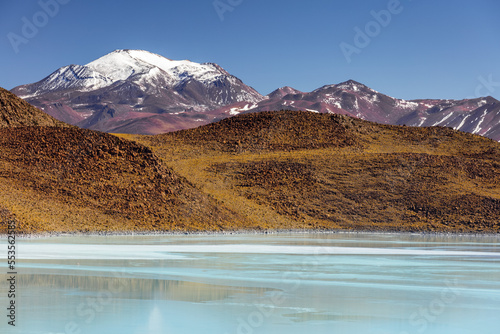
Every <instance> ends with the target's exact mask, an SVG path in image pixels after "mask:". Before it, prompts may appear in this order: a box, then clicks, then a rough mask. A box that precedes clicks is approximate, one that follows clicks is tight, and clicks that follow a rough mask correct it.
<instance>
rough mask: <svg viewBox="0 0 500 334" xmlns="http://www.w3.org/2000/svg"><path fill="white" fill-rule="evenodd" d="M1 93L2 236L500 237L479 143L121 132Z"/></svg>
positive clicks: (249, 117) (332, 123)
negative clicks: (81, 123)
mask: <svg viewBox="0 0 500 334" xmlns="http://www.w3.org/2000/svg"><path fill="white" fill-rule="evenodd" d="M0 93H1V94H2V95H1V102H0V103H1V106H2V109H1V114H0V119H1V118H2V117H3V119H4V120H5V119H6V118H7V116H6V115H7V111H8V110H10V111H9V114H8V115H12V114H13V112H12V110H14V109H15V110H16V113H17V114H18V115H17V116H16V117H14V118H15V120H12V119H9V120H8V121H4V122H2V123H1V126H2V127H1V128H0V217H1V219H2V224H1V228H0V232H5V230H6V226H7V222H8V221H9V220H16V222H17V226H18V232H19V233H34V232H102V231H110V232H126V231H234V230H283V229H315V230H331V229H342V230H363V231H425V232H479V233H498V232H499V230H500V186H499V181H500V155H499V153H500V144H498V143H497V142H495V141H493V140H491V139H487V138H484V137H481V136H478V135H472V134H468V133H462V132H459V131H455V130H452V129H450V128H444V127H429V128H426V127H423V128H416V127H415V128H414V127H405V126H393V125H380V124H376V123H371V122H368V121H363V120H359V119H355V118H351V117H348V116H344V115H336V114H318V113H312V112H301V111H276V112H260V113H251V114H242V115H238V116H235V117H231V118H227V119H224V120H222V121H220V122H217V123H212V124H208V125H205V126H202V127H198V128H195V129H190V130H182V131H177V132H172V133H167V134H162V135H156V136H139V135H111V134H105V133H101V132H96V131H92V130H84V129H79V128H76V127H68V126H66V125H65V124H64V123H60V122H58V121H55V120H54V119H52V118H49V117H48V116H47V117H48V118H46V119H44V121H43V122H42V121H41V119H42V118H43V117H44V115H45V114H43V113H42V112H41V111H39V110H38V109H36V108H33V107H31V106H29V105H28V104H23V103H21V102H19V101H20V100H19V99H18V98H17V97H15V96H14V95H12V94H10V93H9V92H6V91H4V90H2V91H1V92H0ZM5 106H7V107H5ZM9 106H10V107H9ZM12 106H14V107H12ZM9 108H10V109H9ZM26 115H30V116H29V117H28V116H26ZM45 116H46V115H45ZM8 117H11V116H8ZM33 119H35V120H36V122H35V121H32V120H33ZM44 122H45V123H44Z"/></svg>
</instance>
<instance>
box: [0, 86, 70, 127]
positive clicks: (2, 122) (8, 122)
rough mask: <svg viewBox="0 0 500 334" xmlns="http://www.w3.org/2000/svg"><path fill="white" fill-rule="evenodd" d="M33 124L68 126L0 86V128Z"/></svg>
mask: <svg viewBox="0 0 500 334" xmlns="http://www.w3.org/2000/svg"><path fill="white" fill-rule="evenodd" d="M33 125H34V126H64V127H66V126H69V125H67V124H65V123H63V122H61V121H58V120H57V119H55V118H54V117H52V116H49V115H47V114H46V113H44V112H43V111H41V110H40V109H37V108H35V107H33V106H32V105H31V104H29V103H28V102H26V101H24V100H22V99H20V98H18V97H17V96H15V95H14V94H12V93H11V92H9V91H8V90H5V89H3V88H1V87H0V128H2V127H15V126H33Z"/></svg>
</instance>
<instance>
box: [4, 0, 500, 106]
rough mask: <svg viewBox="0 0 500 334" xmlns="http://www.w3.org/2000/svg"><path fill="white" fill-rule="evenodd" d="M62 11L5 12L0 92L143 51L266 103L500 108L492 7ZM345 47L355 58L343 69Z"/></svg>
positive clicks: (270, 1) (17, 6) (290, 2)
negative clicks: (344, 93)
mask: <svg viewBox="0 0 500 334" xmlns="http://www.w3.org/2000/svg"><path fill="white" fill-rule="evenodd" d="M53 1H57V0H42V2H44V3H45V2H46V3H51V2H53ZM59 1H60V2H67V3H66V4H63V5H60V6H59V9H58V12H57V13H55V14H54V13H51V14H54V15H52V16H53V17H52V16H50V15H47V14H43V13H41V11H42V10H43V9H42V6H41V5H40V4H39V2H38V1H32V0H25V1H1V2H0V50H1V53H0V86H2V87H4V88H7V89H11V88H13V87H15V86H17V85H20V84H25V83H31V82H35V81H38V80H40V79H42V78H43V77H45V76H47V75H49V74H50V73H51V72H53V71H54V70H56V69H57V68H59V67H61V66H64V65H69V64H81V65H83V64H86V63H88V62H90V61H92V60H94V59H96V58H98V57H100V56H103V55H104V54H106V53H109V52H111V51H113V50H115V49H144V50H148V51H151V52H155V53H158V54H161V55H163V56H165V57H167V58H170V59H176V60H178V59H190V60H192V61H196V62H215V63H217V64H219V65H221V66H222V67H223V68H225V69H226V70H227V71H228V72H230V73H231V74H234V75H236V76H237V77H239V78H240V79H241V80H243V81H244V82H245V83H246V84H248V85H250V86H252V87H254V88H255V89H257V90H258V91H259V92H260V93H262V94H268V93H270V92H271V91H272V90H274V89H276V88H278V87H281V86H284V85H288V86H292V87H294V88H297V89H299V90H302V91H311V90H313V89H316V88H318V87H320V86H322V85H326V84H334V83H339V82H342V81H345V80H348V79H354V80H357V81H359V82H362V83H364V84H366V85H368V86H370V87H371V88H373V89H376V90H378V91H380V92H382V93H385V94H388V95H391V96H394V97H398V98H405V99H416V98H450V99H461V98H466V97H472V96H475V95H476V94H478V93H479V94H480V95H492V96H494V97H495V98H497V99H500V20H499V16H498V14H499V13H500V2H499V1H498V0H476V1H460V0H453V1H451V0H444V1H438V0H400V4H399V5H398V6H396V5H397V1H395V0H390V1H389V0H371V1H368V0H351V1H345V0H342V1H336V0H333V1H324V0H323V1H319V0H308V1H297V0H283V1H281V0H277V1H274V0H218V1H219V4H220V3H222V4H226V6H229V8H230V9H232V10H231V11H229V10H226V11H224V12H221V13H218V12H217V10H216V9H215V7H214V1H213V0H192V1H158V0H143V1H130V0H122V1H103V0H99V1H98V0H70V1H69V2H68V0H59ZM231 3H232V4H231ZM227 8H228V7H226V9H227ZM388 8H390V9H391V10H392V11H393V13H391V17H390V19H389V20H388V19H387V17H384V20H383V22H382V23H383V25H382V24H380V23H375V22H376V21H375V18H374V17H373V16H372V14H370V12H371V11H375V12H378V13H379V12H380V11H381V10H387V9H388ZM50 9H53V8H52V7H50ZM49 11H50V10H49ZM220 11H222V9H221V10H220ZM389 13H390V12H389ZM219 14H221V15H222V18H223V20H221V18H220V16H219ZM23 18H25V21H24V22H23ZM26 20H27V21H28V22H29V23H30V24H31V23H34V22H35V21H36V23H37V24H38V25H39V26H40V27H39V28H37V29H38V31H37V32H36V33H33V31H29V29H25V33H24V35H23V31H22V28H23V25H25V22H26ZM367 25H368V26H367ZM356 27H358V28H359V29H360V30H361V31H365V30H366V28H367V27H368V28H369V29H371V30H369V32H370V34H371V35H372V37H370V41H369V43H367V42H366V40H362V39H358V41H357V44H356V41H355V35H356V32H355V30H354V29H355V28H356ZM9 33H10V35H9ZM14 35H15V36H19V37H21V38H25V40H23V42H19V39H15V41H16V43H17V44H16V43H14V44H16V45H17V46H16V47H17V49H18V52H17V53H16V52H15V50H14V49H15V48H14V47H13V46H12V44H13V43H12V42H11V41H10V40H9V36H10V38H11V39H12V38H13V37H12V36H14ZM26 37H28V38H26ZM16 38H17V37H16ZM341 43H346V44H344V45H347V44H349V45H351V46H353V47H356V48H357V50H356V51H357V53H352V54H351V55H350V58H351V62H350V63H348V61H347V60H346V57H345V56H344V54H343V52H342V51H341V47H340V45H341ZM480 78H482V79H480ZM488 81H492V83H491V82H490V84H484V82H488Z"/></svg>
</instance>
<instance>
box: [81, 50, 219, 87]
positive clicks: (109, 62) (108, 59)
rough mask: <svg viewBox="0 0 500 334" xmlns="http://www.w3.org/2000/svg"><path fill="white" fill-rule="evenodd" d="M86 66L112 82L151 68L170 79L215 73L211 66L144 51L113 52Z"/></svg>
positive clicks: (145, 71) (143, 72)
mask: <svg viewBox="0 0 500 334" xmlns="http://www.w3.org/2000/svg"><path fill="white" fill-rule="evenodd" d="M86 66H87V67H89V68H90V69H92V70H94V71H96V72H99V73H101V74H102V75H104V76H106V77H108V78H110V79H111V80H113V81H118V80H127V79H129V78H130V77H131V76H133V75H137V74H146V73H148V72H150V71H151V69H153V68H158V69H160V70H161V71H163V72H165V73H166V74H168V75H170V76H172V77H175V76H178V75H179V73H185V72H187V73H189V74H191V75H193V76H198V77H200V76H203V74H205V73H206V72H216V71H214V68H213V67H212V66H208V65H204V64H198V63H194V62H191V61H189V60H171V59H168V58H165V57H163V56H160V55H157V54H155V53H152V52H149V51H144V50H115V51H113V52H111V53H109V54H107V55H105V56H103V57H101V58H99V59H96V60H94V61H93V62H91V63H89V64H87V65H86Z"/></svg>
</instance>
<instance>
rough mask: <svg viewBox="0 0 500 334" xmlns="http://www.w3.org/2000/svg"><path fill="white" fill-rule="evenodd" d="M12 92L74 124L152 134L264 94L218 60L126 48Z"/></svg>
mask: <svg viewBox="0 0 500 334" xmlns="http://www.w3.org/2000/svg"><path fill="white" fill-rule="evenodd" d="M13 92H15V94H17V95H18V96H20V97H22V98H25V99H27V100H29V102H30V103H32V104H35V105H36V106H37V107H39V108H41V109H43V110H45V111H46V112H47V113H49V114H51V115H54V116H55V117H56V118H58V119H60V120H63V121H65V122H68V123H71V124H75V125H78V126H81V127H86V128H92V129H96V130H101V131H114V132H123V131H125V132H135V133H138V132H140V133H149V134H150V133H159V132H165V131H167V130H172V129H179V128H184V127H187V126H186V125H185V124H187V123H188V121H187V119H188V118H189V117H191V118H194V119H195V120H201V121H202V122H204V123H206V122H209V121H210V120H211V119H212V118H213V117H212V116H208V115H207V116H200V113H203V115H205V114H204V113H205V112H207V111H210V110H214V109H217V108H220V107H223V106H225V105H228V104H232V103H238V102H243V101H245V102H248V104H249V105H253V103H254V102H258V101H261V100H262V99H263V98H264V97H263V96H262V95H260V94H259V93H258V92H257V91H255V90H254V89H253V88H252V87H249V86H247V85H245V84H244V83H243V82H242V81H241V80H240V79H238V78H236V77H235V76H233V75H231V74H229V73H228V72H226V71H225V70H224V69H223V68H222V67H220V66H219V65H217V64H214V63H203V64H199V63H195V62H192V61H189V60H171V59H168V58H165V57H163V56H160V55H158V54H155V53H151V52H148V51H143V50H128V49H124V50H115V51H113V52H111V53H109V54H107V55H104V56H102V57H100V58H98V59H96V60H94V61H92V62H90V63H88V64H87V65H69V66H64V67H61V68H60V69H58V70H56V71H55V72H53V73H52V74H50V75H49V76H48V77H46V78H44V79H42V80H40V81H39V82H36V83H33V84H28V85H23V86H19V87H16V88H14V89H13ZM180 114H182V116H174V115H180ZM188 114H189V116H186V115H188ZM173 119H175V122H177V123H178V125H175V128H174V126H173V125H171V123H173V121H172V120H173ZM197 122H198V123H199V121H197Z"/></svg>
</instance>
